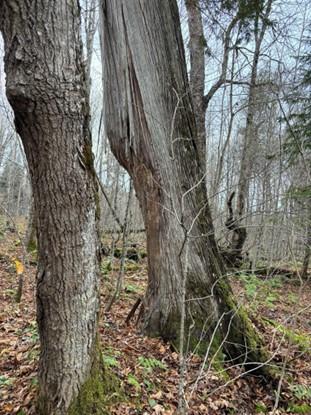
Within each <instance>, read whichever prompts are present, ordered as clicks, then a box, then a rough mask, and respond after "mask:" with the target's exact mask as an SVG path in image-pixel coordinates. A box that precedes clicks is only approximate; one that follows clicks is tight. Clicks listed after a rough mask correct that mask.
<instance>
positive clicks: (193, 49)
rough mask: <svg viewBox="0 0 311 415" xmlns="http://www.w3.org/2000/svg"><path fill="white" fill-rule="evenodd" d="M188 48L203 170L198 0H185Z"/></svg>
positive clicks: (202, 80) (202, 71)
mask: <svg viewBox="0 0 311 415" xmlns="http://www.w3.org/2000/svg"><path fill="white" fill-rule="evenodd" d="M185 5H186V9H187V14H188V28H189V50H190V66H191V68H190V89H191V95H192V102H193V108H194V112H195V117H196V124H197V147H198V152H199V157H200V161H201V165H202V168H203V172H205V170H206V129H205V108H204V105H203V98H204V88H205V47H206V39H205V36H204V31H203V23H202V16H201V10H200V5H199V1H198V0H186V2H185Z"/></svg>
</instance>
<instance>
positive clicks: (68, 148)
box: [0, 0, 103, 415]
mask: <svg viewBox="0 0 311 415" xmlns="http://www.w3.org/2000/svg"><path fill="white" fill-rule="evenodd" d="M0 10H1V13H0V28H1V31H2V33H3V37H4V42H5V71H6V93H7V97H8V99H9V102H10V104H11V106H12V108H13V110H14V114H15V125H16V129H17V132H18V133H19V134H20V136H21V139H22V142H23V146H24V149H25V153H26V157H27V160H28V164H29V170H30V176H31V182H32V189H33V197H34V208H35V214H36V226H37V239H38V271H37V322H38V328H39V335H40V343H41V354H40V360H39V371H38V378H39V404H38V413H40V414H44V415H64V414H69V413H70V414H73V413H74V414H81V415H82V414H84V415H86V414H96V413H102V412H101V411H100V410H101V402H99V401H100V398H102V397H103V396H102V390H103V386H102V385H103V384H102V381H103V371H102V368H101V366H100V363H99V353H98V347H97V341H96V332H97V323H98V309H99V295H98V288H99V279H98V276H99V244H98V235H97V215H98V210H97V196H96V187H95V180H94V177H95V176H94V170H93V157H92V151H91V137H90V132H89V127H88V125H89V106H88V97H87V94H86V84H85V74H84V68H83V65H82V47H81V39H80V26H79V25H80V22H79V8H78V3H77V2H75V1H73V2H69V1H62V0H34V1H32V2H28V1H27V2H26V1H23V0H6V1H1V6H0Z"/></svg>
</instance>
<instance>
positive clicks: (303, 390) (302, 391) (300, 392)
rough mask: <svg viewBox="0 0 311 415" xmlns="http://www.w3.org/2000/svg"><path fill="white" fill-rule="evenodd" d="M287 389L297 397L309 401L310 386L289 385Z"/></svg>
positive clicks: (310, 399) (310, 398)
mask: <svg viewBox="0 0 311 415" xmlns="http://www.w3.org/2000/svg"><path fill="white" fill-rule="evenodd" d="M289 389H290V390H291V391H292V393H293V395H294V396H295V398H297V399H305V400H308V401H311V387H310V386H305V385H297V384H295V385H290V386H289Z"/></svg>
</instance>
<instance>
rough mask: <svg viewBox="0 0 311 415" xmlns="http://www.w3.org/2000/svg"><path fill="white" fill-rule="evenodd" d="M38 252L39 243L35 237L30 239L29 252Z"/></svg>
mask: <svg viewBox="0 0 311 415" xmlns="http://www.w3.org/2000/svg"><path fill="white" fill-rule="evenodd" d="M36 250H37V241H36V238H35V237H32V238H30V239H29V241H28V244H27V252H31V253H33V252H35V251H36Z"/></svg>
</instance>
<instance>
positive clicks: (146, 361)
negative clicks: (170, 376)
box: [138, 356, 167, 372]
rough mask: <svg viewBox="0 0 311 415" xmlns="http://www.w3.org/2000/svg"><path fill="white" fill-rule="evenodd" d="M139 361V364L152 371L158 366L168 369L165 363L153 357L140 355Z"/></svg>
mask: <svg viewBox="0 0 311 415" xmlns="http://www.w3.org/2000/svg"><path fill="white" fill-rule="evenodd" d="M138 363H139V366H141V367H143V368H144V369H145V370H147V371H148V372H152V370H153V369H156V368H158V369H163V370H164V369H167V366H166V364H165V363H163V362H161V361H160V360H158V359H155V358H153V357H151V358H148V357H144V356H139V358H138Z"/></svg>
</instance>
